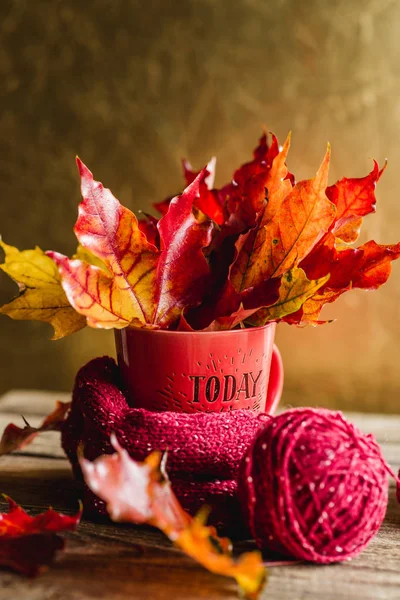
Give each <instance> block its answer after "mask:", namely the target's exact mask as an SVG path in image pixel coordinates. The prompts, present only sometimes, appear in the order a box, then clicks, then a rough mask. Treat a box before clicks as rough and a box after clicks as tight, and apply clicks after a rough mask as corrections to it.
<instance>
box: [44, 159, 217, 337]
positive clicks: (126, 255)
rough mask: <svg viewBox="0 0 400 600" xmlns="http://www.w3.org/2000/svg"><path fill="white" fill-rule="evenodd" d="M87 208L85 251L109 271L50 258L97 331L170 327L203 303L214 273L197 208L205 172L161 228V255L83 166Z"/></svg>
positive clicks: (208, 226) (82, 215)
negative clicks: (192, 306)
mask: <svg viewBox="0 0 400 600" xmlns="http://www.w3.org/2000/svg"><path fill="white" fill-rule="evenodd" d="M78 165H79V168H80V172H81V177H82V195H83V201H82V203H81V205H80V207H79V217H78V220H77V223H76V226H75V232H76V235H77V237H78V240H79V242H80V243H81V245H82V246H83V247H84V248H86V249H87V250H88V251H90V252H91V253H92V254H93V255H94V256H97V257H98V258H100V259H101V260H102V261H103V263H104V265H105V266H106V268H107V271H105V270H104V269H101V268H98V267H96V266H95V265H91V264H87V263H86V262H84V261H81V260H78V259H74V260H70V259H68V258H67V257H65V256H62V255H60V254H58V253H55V252H52V253H48V254H49V256H50V257H51V258H52V259H53V260H54V261H55V262H56V263H57V265H58V267H59V271H60V275H61V279H62V284H63V287H64V290H65V292H66V294H67V297H68V300H69V302H70V303H71V304H72V306H73V307H74V308H75V309H76V310H77V311H78V312H80V313H81V314H83V315H85V316H86V318H87V322H88V324H89V325H91V326H92V327H102V328H111V327H113V328H123V327H127V326H128V325H134V326H139V327H143V326H147V327H155V328H158V327H164V328H165V327H168V326H169V325H170V324H171V323H172V322H173V321H174V320H176V319H177V318H179V314H180V313H181V311H182V309H184V308H186V307H188V306H191V305H195V304H196V303H198V302H200V300H201V295H202V293H203V286H204V284H205V282H206V279H207V277H208V276H209V266H208V263H207V260H206V259H205V256H204V253H203V249H204V248H206V247H207V245H208V244H209V243H210V241H211V233H212V228H213V225H212V222H211V221H210V220H209V219H208V218H206V217H205V216H204V215H203V214H202V213H200V212H199V211H198V210H196V209H195V208H194V202H195V200H196V198H198V197H199V187H200V184H201V181H202V179H203V177H204V171H202V172H201V173H200V174H199V175H198V176H197V177H196V179H195V180H194V181H193V183H191V184H190V185H189V186H188V187H187V188H186V190H185V191H184V192H183V194H182V195H181V196H177V197H176V198H174V199H173V200H172V201H171V203H170V206H169V209H168V212H167V214H166V215H165V216H164V217H163V218H162V219H161V220H160V221H159V222H158V224H157V228H158V232H159V235H160V251H159V250H157V248H156V247H155V246H154V245H153V244H151V243H149V242H148V241H147V239H146V237H145V235H144V233H143V232H142V231H141V230H140V226H139V224H138V221H137V219H136V217H135V215H134V214H133V213H132V212H131V211H129V210H128V209H126V208H124V207H122V206H121V205H120V203H119V202H118V200H116V199H115V198H114V196H113V195H112V194H111V192H110V191H109V190H106V189H104V188H103V186H102V184H100V183H98V182H95V181H94V180H93V176H92V174H91V173H90V171H89V170H88V169H87V168H86V167H85V166H84V165H83V163H81V162H78Z"/></svg>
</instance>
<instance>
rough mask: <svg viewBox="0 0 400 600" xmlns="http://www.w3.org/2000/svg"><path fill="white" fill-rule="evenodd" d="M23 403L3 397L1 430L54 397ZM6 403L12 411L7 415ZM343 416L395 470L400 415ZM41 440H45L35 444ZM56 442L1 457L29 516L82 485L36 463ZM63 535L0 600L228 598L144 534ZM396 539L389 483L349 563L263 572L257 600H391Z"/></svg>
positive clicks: (64, 506) (398, 584) (399, 456)
mask: <svg viewBox="0 0 400 600" xmlns="http://www.w3.org/2000/svg"><path fill="white" fill-rule="evenodd" d="M32 398H35V396H32V395H29V394H24V395H22V396H21V395H13V396H12V395H11V396H10V395H7V396H6V402H5V406H4V404H3V403H2V402H0V427H1V426H2V424H4V420H6V421H7V422H8V419H11V420H13V418H14V420H15V418H16V417H17V415H18V414H20V412H22V413H23V414H25V415H28V416H29V419H32V422H34V419H37V420H40V417H41V416H42V414H43V412H49V410H48V409H50V410H51V409H52V407H53V404H54V399H55V397H54V395H53V394H48V395H46V397H44V396H41V395H40V394H39V402H40V407H41V410H42V411H43V412H42V413H39V411H38V407H37V406H36V408H33V410H29V411H28V412H26V409H29V408H32ZM35 402H36V400H35ZM15 405H17V409H15V408H13V407H15ZM2 411H3V412H2ZM348 416H349V418H350V419H351V420H352V421H353V422H355V423H356V424H357V425H358V426H359V427H360V428H361V429H363V430H364V431H371V432H373V433H374V434H375V435H376V436H377V437H378V439H380V441H381V442H382V447H383V451H384V454H385V456H386V457H387V459H388V460H389V461H390V462H391V463H392V464H393V466H397V465H399V463H400V417H399V416H394V417H393V418H392V417H388V416H385V417H382V416H381V415H359V414H354V413H353V414H350V415H348ZM42 439H43V440H45V439H48V438H47V436H46V437H45V436H42ZM46 444H47V446H46ZM55 444H59V442H58V441H57V439H55V440H53V442H51V443H50V442H49V443H47V442H46V443H44V446H43V447H41V448H40V449H39V447H37V448H34V446H32V450H31V451H32V454H31V455H25V456H23V455H11V456H4V457H2V458H0V491H4V492H6V493H8V494H10V495H11V496H12V497H14V498H15V500H16V501H18V502H19V503H21V504H22V505H23V506H25V507H26V508H27V509H29V510H31V511H32V512H34V513H36V512H38V511H40V510H43V509H45V508H46V507H48V506H49V504H51V505H53V506H54V507H55V508H56V509H58V510H64V511H67V512H68V511H74V510H76V508H77V501H78V498H79V497H80V495H81V486H80V484H79V483H78V482H76V481H74V479H73V478H72V475H71V471H70V467H69V464H68V462H67V460H66V459H64V458H58V459H57V460H55V459H53V458H46V457H43V456H39V455H38V454H40V453H43V452H44V451H45V450H46V448H47V450H48V452H50V453H51V452H53V450H51V448H52V447H54V445H55ZM27 450H28V449H27ZM2 506H4V505H2ZM66 537H67V549H66V551H65V552H64V553H62V554H60V555H59V557H58V559H57V561H56V562H55V564H54V565H53V566H52V567H51V568H50V570H49V571H48V572H47V573H45V574H44V575H42V576H41V577H39V578H38V579H36V580H34V581H27V580H26V579H23V578H22V577H20V576H19V575H17V574H14V573H11V572H8V571H5V570H3V571H0V600H9V599H10V598H16V599H17V598H18V599H19V598H21V599H22V598H23V599H24V600H25V599H26V600H90V599H92V598H93V599H95V598H96V599H100V600H102V599H107V600H120V599H121V600H123V599H126V598H135V599H138V600H142V599H143V600H148V599H149V600H150V599H154V600H158V599H160V600H161V599H165V598H168V599H169V598H171V599H172V598H174V599H178V600H180V599H181V600H192V599H193V600H197V599H201V598H210V599H214V598H215V599H216V598H232V599H233V598H237V593H236V585H235V583H234V582H231V581H230V580H228V579H225V578H222V577H218V576H216V575H213V574H211V573H208V572H207V571H205V570H204V569H202V568H201V567H200V566H199V565H197V564H196V563H194V562H193V561H191V559H189V558H188V557H186V556H183V555H182V554H181V553H180V552H179V551H178V550H177V549H175V548H173V547H172V545H171V544H170V542H169V541H168V540H167V539H166V538H165V537H164V536H163V535H162V534H161V533H159V532H158V531H155V530H153V529H150V528H147V527H134V526H126V525H117V524H113V523H109V522H96V523H94V522H90V521H88V520H84V521H83V522H82V524H81V525H80V526H79V529H78V531H77V532H74V533H70V534H67V536H66ZM399 541H400V506H399V505H398V503H397V501H396V498H395V487H394V484H393V483H392V484H391V487H390V502H389V508H388V512H387V516H386V519H385V522H384V524H383V526H382V528H381V531H380V532H379V534H378V535H377V536H376V537H375V539H374V540H373V541H372V543H371V544H370V545H369V547H368V548H367V549H366V550H365V551H364V552H363V553H362V554H361V555H360V556H359V557H358V558H357V559H354V560H353V561H351V562H346V563H344V564H340V565H334V566H327V567H319V566H315V565H308V564H296V565H292V566H290V567H272V568H270V569H269V582H268V585H267V587H266V590H265V592H264V594H263V599H265V600H267V599H271V598H279V599H280V600H361V599H363V600H397V599H398V598H399V589H400V571H399V564H400V543H399ZM252 547H254V546H253V543H252V542H241V543H237V544H235V549H236V551H239V550H244V549H249V548H252ZM265 558H266V560H270V559H272V558H273V557H271V556H268V555H267V556H266V557H265Z"/></svg>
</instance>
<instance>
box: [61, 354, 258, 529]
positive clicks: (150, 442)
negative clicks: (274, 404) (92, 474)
mask: <svg viewBox="0 0 400 600" xmlns="http://www.w3.org/2000/svg"><path fill="white" fill-rule="evenodd" d="M121 387H122V386H121V383H120V379H119V371H118V367H117V365H116V364H115V362H114V361H113V360H112V359H111V358H109V357H103V358H97V359H95V360H93V361H91V362H89V363H88V364H87V365H86V366H84V367H82V369H81V370H80V371H79V373H78V375H77V377H76V381H75V387H74V392H73V400H72V407H71V411H70V414H69V416H68V418H67V421H66V422H65V425H64V428H63V432H62V445H63V448H64V450H65V452H66V454H67V456H68V458H69V460H70V461H71V464H72V466H73V469H74V472H75V475H76V476H80V469H79V465H78V461H77V456H76V451H77V447H78V445H79V444H80V443H83V445H84V452H85V456H86V458H88V459H90V460H94V459H95V458H97V457H98V456H100V455H101V454H109V453H111V452H113V449H112V447H111V445H110V442H109V438H110V434H111V433H112V432H114V433H115V434H116V435H117V438H118V441H119V443H120V444H121V445H122V446H123V447H124V448H126V449H127V450H128V452H129V454H130V455H131V456H132V458H134V459H135V460H140V461H142V460H144V459H145V457H146V456H147V455H148V454H149V453H150V452H152V451H153V450H161V451H165V450H168V459H167V471H168V473H169V476H170V478H171V482H172V486H173V489H174V491H175V493H176V495H177V497H178V498H179V500H180V501H181V503H182V505H183V507H184V508H185V509H186V510H187V511H188V512H190V513H191V514H194V513H195V512H196V511H197V510H199V508H201V506H203V505H204V504H207V505H208V506H210V507H211V514H210V521H211V522H212V523H213V524H215V525H217V526H218V527H219V528H221V529H224V530H230V533H231V534H235V531H236V532H237V533H238V534H240V533H243V532H244V530H245V527H244V524H243V522H242V519H241V512H240V509H239V504H238V500H237V497H236V488H237V483H236V478H237V474H238V469H239V464H240V461H241V459H242V457H243V456H244V454H245V452H246V450H247V448H248V446H249V444H250V442H251V441H252V440H253V438H254V436H255V434H256V433H257V432H258V430H259V429H260V427H262V425H263V424H264V423H265V422H266V421H268V420H269V419H270V417H268V416H267V415H258V416H257V415H255V414H253V413H251V412H249V411H232V412H228V413H195V414H184V413H173V412H150V411H147V410H144V409H137V408H131V407H129V406H128V404H127V402H126V399H125V396H124V394H123V393H122V391H121ZM84 507H85V512H86V514H91V515H92V516H94V515H98V516H102V515H105V514H106V511H105V506H104V503H103V502H102V501H100V500H99V499H98V498H96V497H95V496H94V495H93V494H92V493H91V492H90V491H89V490H88V489H87V488H86V489H85V495H84Z"/></svg>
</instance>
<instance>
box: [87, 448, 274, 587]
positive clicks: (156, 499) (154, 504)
mask: <svg viewBox="0 0 400 600" xmlns="http://www.w3.org/2000/svg"><path fill="white" fill-rule="evenodd" d="M111 443H112V445H113V447H114V449H115V450H116V452H115V454H112V455H105V456H101V457H99V458H98V459H96V460H95V461H93V462H90V461H88V460H86V459H85V458H83V457H81V458H80V465H81V468H82V472H83V475H84V478H85V481H86V484H87V485H88V486H89V488H90V489H91V490H92V491H93V492H94V493H95V494H96V495H98V496H99V497H100V498H101V499H102V500H104V501H105V502H106V503H107V510H108V512H109V514H110V517H111V519H113V520H114V521H125V522H133V523H139V524H140V523H147V524H148V525H152V526H153V527H157V528H158V529H160V530H161V531H163V532H164V533H165V535H167V536H168V537H169V539H170V540H171V541H172V542H173V543H174V544H175V545H176V546H178V547H179V548H180V549H181V550H183V551H184V552H185V553H186V554H187V555H188V556H191V557H192V558H193V559H194V560H196V561H197V562H199V563H200V564H201V565H203V566H204V567H205V568H207V569H208V570H210V571H212V572H213V573H217V574H219V575H225V576H228V577H233V578H234V579H236V581H237V583H238V584H239V587H240V589H241V591H242V593H243V594H244V595H245V596H246V597H247V598H257V597H258V594H259V593H260V592H261V589H262V587H263V585H264V582H265V573H266V572H265V568H264V567H263V563H262V557H261V554H260V553H259V552H257V551H255V552H251V553H246V554H243V555H242V556H241V557H239V558H238V559H234V558H233V557H232V547H231V542H230V540H228V539H227V538H219V537H217V536H216V532H215V529H214V528H213V527H209V526H207V525H206V524H205V521H206V511H203V512H200V514H199V515H197V516H196V517H194V518H193V517H191V516H190V515H189V514H187V513H186V512H185V511H184V510H183V509H182V507H181V506H180V504H179V502H178V500H177V498H176V496H175V494H174V492H173V491H172V488H171V484H170V482H169V480H168V477H167V475H166V473H165V468H164V467H165V465H164V459H162V457H161V454H160V453H158V452H154V453H152V454H150V455H149V457H148V458H147V459H146V460H145V462H143V463H139V462H135V461H134V460H132V459H131V458H130V457H129V455H128V453H127V451H126V450H124V449H123V448H121V446H120V445H119V444H118V442H117V439H116V437H115V436H112V437H111Z"/></svg>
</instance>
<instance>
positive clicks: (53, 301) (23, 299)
mask: <svg viewBox="0 0 400 600" xmlns="http://www.w3.org/2000/svg"><path fill="white" fill-rule="evenodd" d="M0 246H1V247H2V249H3V250H4V253H5V261H4V263H3V264H2V265H0V268H1V269H2V270H3V271H4V273H7V275H9V276H10V277H11V278H12V279H13V280H14V281H15V282H16V283H17V284H18V288H19V291H20V295H19V296H17V297H16V298H14V300H12V301H11V302H9V303H8V304H5V305H4V306H2V307H0V313H3V314H5V315H8V316H9V317H11V318H12V319H16V320H18V321H20V320H23V321H25V320H33V321H43V322H45V323H50V325H52V326H53V329H54V335H53V338H52V339H53V340H57V339H59V338H62V337H64V336H66V335H69V334H71V333H75V332H76V331H79V330H80V329H82V328H83V327H85V325H86V321H85V319H84V318H83V317H82V316H81V315H79V314H78V313H77V312H76V311H75V310H74V309H73V307H72V306H71V304H70V303H69V302H68V299H67V296H66V295H65V292H64V290H63V288H62V285H61V279H60V275H59V272H58V269H57V265H56V264H55V263H54V261H52V260H51V258H49V257H48V256H46V254H45V253H44V252H43V251H42V250H41V249H40V248H39V247H36V248H35V249H33V250H22V251H20V250H18V249H17V248H14V247H13V246H9V245H8V244H5V243H4V242H2V241H1V240H0Z"/></svg>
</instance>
